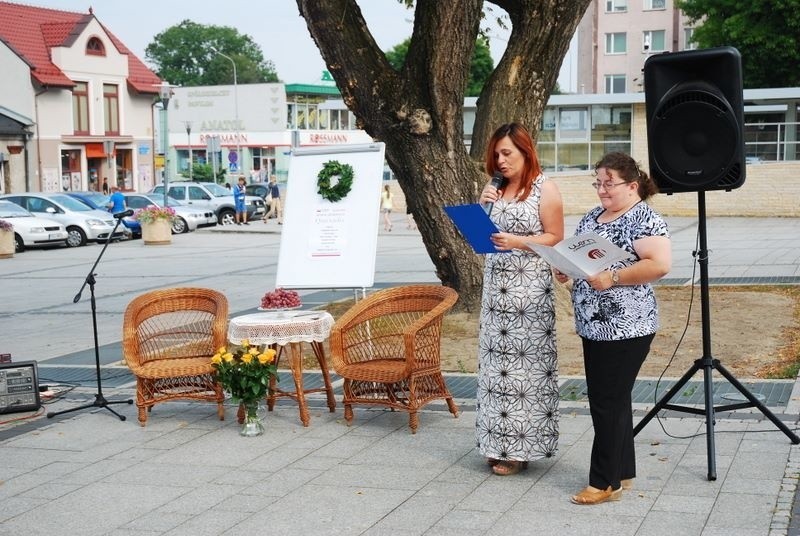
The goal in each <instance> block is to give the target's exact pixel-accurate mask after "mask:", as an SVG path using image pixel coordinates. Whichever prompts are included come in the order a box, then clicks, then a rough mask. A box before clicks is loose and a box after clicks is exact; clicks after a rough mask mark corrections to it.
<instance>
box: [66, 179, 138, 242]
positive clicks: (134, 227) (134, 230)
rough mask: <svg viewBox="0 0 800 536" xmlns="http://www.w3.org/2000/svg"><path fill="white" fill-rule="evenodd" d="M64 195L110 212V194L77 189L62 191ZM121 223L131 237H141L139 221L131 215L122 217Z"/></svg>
mask: <svg viewBox="0 0 800 536" xmlns="http://www.w3.org/2000/svg"><path fill="white" fill-rule="evenodd" d="M64 194H65V195H68V196H70V197H74V198H75V199H77V200H78V201H81V202H82V203H85V204H86V205H89V206H90V207H91V208H95V209H97V210H104V211H106V212H111V211H110V210H108V203H109V200H110V199H111V196H110V195H106V194H104V193H102V192H94V191H92V190H77V191H71V192H64ZM122 225H124V226H125V228H126V229H127V230H128V231H129V232H130V234H131V236H132V237H133V238H141V237H142V226H141V225H139V222H138V221H136V220H135V219H133V218H132V217H130V216H128V217H126V218H122Z"/></svg>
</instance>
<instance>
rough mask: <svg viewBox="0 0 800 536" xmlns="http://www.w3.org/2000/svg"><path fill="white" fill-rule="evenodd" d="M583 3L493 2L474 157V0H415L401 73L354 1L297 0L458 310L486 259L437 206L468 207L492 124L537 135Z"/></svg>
mask: <svg viewBox="0 0 800 536" xmlns="http://www.w3.org/2000/svg"><path fill="white" fill-rule="evenodd" d="M589 1H590V0H573V1H566V0H507V1H496V2H494V3H495V4H497V5H498V6H500V7H501V8H503V9H505V10H506V11H508V13H509V18H510V19H511V21H512V24H513V28H512V32H511V38H510V39H509V43H508V50H507V51H506V53H505V55H504V56H503V59H502V60H501V61H500V64H499V65H498V67H497V69H496V70H495V72H494V73H493V74H492V76H491V77H490V79H489V82H488V83H487V85H486V86H485V87H484V90H483V92H482V93H481V96H480V99H479V103H478V115H477V118H476V125H475V134H473V144H472V158H471V157H470V155H469V154H468V153H467V149H466V146H465V145H464V126H463V125H464V123H463V107H464V92H465V88H466V84H467V80H468V77H469V67H470V61H471V58H472V52H473V47H474V46H475V40H476V38H477V35H478V31H479V25H480V22H481V14H482V8H483V1H482V0H461V1H458V2H452V1H440V0H417V2H416V7H415V11H414V29H413V33H412V36H411V42H410V45H409V49H408V55H407V56H406V62H405V65H404V67H403V69H402V70H401V71H399V72H398V71H395V70H394V69H392V67H391V65H389V63H388V61H387V60H386V58H385V56H384V53H383V52H382V51H381V50H380V48H379V47H378V45H377V44H376V43H375V40H374V38H373V37H372V34H371V33H370V31H369V29H368V28H367V24H366V22H365V21H364V18H363V16H362V14H361V9H360V8H359V6H358V4H357V3H356V1H355V0H297V5H298V8H299V10H300V14H301V15H302V16H303V18H304V19H305V20H306V24H307V26H308V30H309V33H310V34H311V37H312V38H313V39H314V41H315V43H316V44H317V47H318V48H319V50H320V52H321V54H322V57H323V59H324V60H325V63H326V64H327V66H328V69H329V71H330V73H331V75H332V76H333V78H334V80H336V84H337V86H338V88H339V91H340V92H341V93H342V97H343V98H344V102H345V104H346V105H347V107H348V108H349V109H350V110H351V111H352V112H353V113H354V114H355V116H356V118H357V119H358V123H359V127H360V128H363V129H364V130H365V131H366V132H367V133H368V134H369V135H371V136H372V137H373V138H375V139H376V140H377V141H382V142H384V143H386V159H387V161H388V163H389V166H390V167H391V168H392V171H393V172H394V173H395V176H396V177H397V180H398V183H399V184H400V187H401V188H402V190H403V193H404V194H405V197H406V201H407V203H409V206H410V207H411V210H412V212H413V213H414V218H415V220H416V222H417V225H418V227H419V230H420V233H421V235H422V239H423V242H424V244H425V247H426V249H427V251H428V254H429V255H430V257H431V260H432V261H433V263H434V265H435V266H436V275H437V277H439V279H440V280H441V281H442V284H444V285H446V286H449V287H452V288H454V289H455V290H457V291H458V292H459V295H460V300H459V303H458V305H457V307H458V308H459V309H461V310H468V311H471V310H475V309H477V308H478V307H479V306H480V290H481V286H482V281H483V259H482V258H480V257H479V256H478V255H476V254H474V253H473V252H472V250H471V248H470V247H469V245H467V244H466V243H465V242H464V240H463V239H462V238H461V235H460V234H459V233H458V231H457V230H456V229H455V227H454V226H453V225H452V223H451V222H450V221H449V219H448V218H447V216H446V215H445V213H444V211H443V210H442V207H443V206H445V205H456V204H463V203H472V202H475V200H476V199H477V197H478V195H479V193H480V191H481V189H482V188H483V186H484V184H485V183H486V182H487V180H488V177H486V176H485V174H484V172H483V158H484V155H483V153H484V152H485V147H486V142H487V140H488V136H490V135H491V132H492V131H493V130H494V129H495V128H496V127H497V126H499V125H500V124H502V123H506V122H509V121H512V120H518V121H521V122H523V123H525V124H526V125H527V126H529V127H530V128H531V130H533V131H535V130H536V128H535V127H536V126H537V125H538V123H539V119H540V117H541V113H542V110H543V109H544V105H545V104H546V102H547V98H548V96H549V92H550V89H551V88H552V87H553V85H554V84H555V80H556V78H557V77H558V70H559V66H560V64H561V61H562V60H563V56H564V54H565V53H566V51H567V48H568V47H569V41H570V38H571V37H572V34H573V33H574V30H575V27H576V26H577V24H578V21H579V20H580V17H581V16H582V14H583V12H584V10H585V9H586V6H587V5H588V4H589Z"/></svg>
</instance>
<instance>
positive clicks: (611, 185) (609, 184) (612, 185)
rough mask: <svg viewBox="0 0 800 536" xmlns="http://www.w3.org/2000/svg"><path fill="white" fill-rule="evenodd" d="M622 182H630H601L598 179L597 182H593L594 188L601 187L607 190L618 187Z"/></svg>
mask: <svg viewBox="0 0 800 536" xmlns="http://www.w3.org/2000/svg"><path fill="white" fill-rule="evenodd" d="M621 184H628V183H627V182H625V181H622V182H599V181H596V182H593V183H592V188H594V189H595V190H599V189H600V188H602V189H603V190H605V191H606V192H610V191H611V190H612V189H613V188H616V187H617V186H619V185H621Z"/></svg>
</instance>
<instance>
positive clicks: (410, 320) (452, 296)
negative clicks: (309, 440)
mask: <svg viewBox="0 0 800 536" xmlns="http://www.w3.org/2000/svg"><path fill="white" fill-rule="evenodd" d="M457 300H458V293H456V291H454V290H453V289H451V288H447V287H442V286H434V285H409V286H402V287H395V288H390V289H386V290H381V291H378V292H376V293H374V294H372V295H370V296H368V297H367V298H365V299H363V300H361V301H360V302H358V303H356V304H355V305H354V306H353V307H352V308H350V310H349V311H347V312H346V313H345V314H344V315H342V317H341V318H339V320H338V321H337V322H336V323H335V324H334V326H333V328H332V329H331V334H330V351H331V360H332V362H333V368H334V369H335V370H336V373H337V374H339V375H340V376H341V377H342V378H344V401H343V403H344V416H345V419H346V420H347V422H348V424H350V423H351V422H352V421H353V404H364V405H376V406H387V407H389V408H392V410H395V409H400V410H404V411H408V412H409V427H410V428H411V432H412V433H416V431H417V426H418V425H419V416H418V415H417V411H418V410H419V409H420V408H422V407H423V406H424V405H425V404H427V403H428V402H430V401H432V400H435V399H441V398H443V399H445V400H446V401H447V406H448V408H449V409H450V412H451V413H452V414H453V415H454V416H456V417H457V416H458V407H457V406H456V404H455V403H454V402H453V396H452V395H451V394H450V392H449V391H448V390H447V386H446V385H445V382H444V378H443V377H442V370H441V362H440V349H441V328H442V318H443V317H444V314H445V313H446V312H447V311H448V310H449V309H450V308H451V307H452V306H453V304H455V303H456V301H457Z"/></svg>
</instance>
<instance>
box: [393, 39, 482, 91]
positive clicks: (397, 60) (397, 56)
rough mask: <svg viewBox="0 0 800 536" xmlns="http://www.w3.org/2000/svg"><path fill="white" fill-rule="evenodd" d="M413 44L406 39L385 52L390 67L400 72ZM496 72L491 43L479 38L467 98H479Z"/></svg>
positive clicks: (470, 70)
mask: <svg viewBox="0 0 800 536" xmlns="http://www.w3.org/2000/svg"><path fill="white" fill-rule="evenodd" d="M409 43H411V38H408V39H406V40H405V41H403V42H402V43H400V44H398V45H395V46H394V47H393V48H391V49H390V50H387V51H386V52H385V54H386V59H387V60H388V61H389V65H391V66H392V68H393V69H394V70H395V71H400V70H401V69H402V68H403V64H404V63H405V61H406V55H407V54H408V45H409ZM493 70H494V60H493V59H492V54H491V52H490V51H489V41H488V39H486V38H485V37H478V40H477V41H476V42H475V50H474V51H473V52H472V62H471V63H470V66H469V80H468V81H467V89H466V96H467V97H477V96H478V95H480V93H481V89H483V85H484V84H485V83H486V80H488V79H489V75H491V74H492V71H493Z"/></svg>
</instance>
